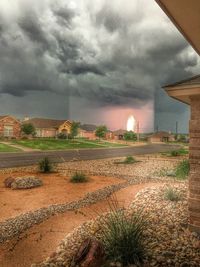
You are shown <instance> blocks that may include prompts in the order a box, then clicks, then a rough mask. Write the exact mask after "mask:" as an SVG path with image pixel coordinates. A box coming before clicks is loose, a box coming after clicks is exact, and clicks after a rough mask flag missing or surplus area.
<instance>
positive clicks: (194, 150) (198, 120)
mask: <svg viewBox="0 0 200 267" xmlns="http://www.w3.org/2000/svg"><path fill="white" fill-rule="evenodd" d="M189 158H190V178H189V200H188V204H189V227H190V229H191V230H192V231H196V232H198V233H200V96H195V97H194V96H193V97H191V120H190V154H189Z"/></svg>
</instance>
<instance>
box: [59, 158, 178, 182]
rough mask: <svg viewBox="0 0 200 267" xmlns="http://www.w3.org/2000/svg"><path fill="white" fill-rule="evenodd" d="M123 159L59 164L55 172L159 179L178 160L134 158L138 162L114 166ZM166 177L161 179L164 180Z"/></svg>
mask: <svg viewBox="0 0 200 267" xmlns="http://www.w3.org/2000/svg"><path fill="white" fill-rule="evenodd" d="M123 159H124V158H116V159H101V160H85V161H73V162H65V163H61V164H59V165H58V166H57V170H58V171H59V173H61V174H62V175H64V176H65V175H70V174H72V173H74V172H75V171H77V170H79V171H83V172H84V173H86V174H90V175H103V176H110V177H117V178H127V179H130V178H132V177H140V178H144V177H145V178H149V179H152V178H161V177H163V175H160V173H161V172H163V170H165V171H171V170H173V169H174V168H175V167H176V166H177V163H178V162H179V161H180V160H177V159H176V160H168V159H157V158H154V159H151V158H150V159H148V158H141V157H136V159H137V160H138V162H136V163H133V164H116V162H119V161H122V160H123ZM165 178H166V177H163V179H165Z"/></svg>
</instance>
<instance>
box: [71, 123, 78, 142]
mask: <svg viewBox="0 0 200 267" xmlns="http://www.w3.org/2000/svg"><path fill="white" fill-rule="evenodd" d="M79 126H80V122H75V121H73V122H72V125H71V130H70V135H71V138H72V139H74V137H75V136H77V135H78V129H79Z"/></svg>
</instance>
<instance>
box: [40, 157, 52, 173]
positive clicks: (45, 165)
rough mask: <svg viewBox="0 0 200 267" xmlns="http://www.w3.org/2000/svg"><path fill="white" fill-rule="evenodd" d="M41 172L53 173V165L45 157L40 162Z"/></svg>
mask: <svg viewBox="0 0 200 267" xmlns="http://www.w3.org/2000/svg"><path fill="white" fill-rule="evenodd" d="M39 170H40V172H43V173H49V172H52V171H53V165H52V163H51V162H50V160H49V158H47V157H45V158H44V159H42V160H41V161H40V162H39Z"/></svg>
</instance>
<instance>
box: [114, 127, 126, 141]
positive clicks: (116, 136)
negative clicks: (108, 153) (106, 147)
mask: <svg viewBox="0 0 200 267" xmlns="http://www.w3.org/2000/svg"><path fill="white" fill-rule="evenodd" d="M125 133H126V130H122V129H120V130H117V131H114V132H113V135H114V139H115V140H123V139H124V134H125Z"/></svg>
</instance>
